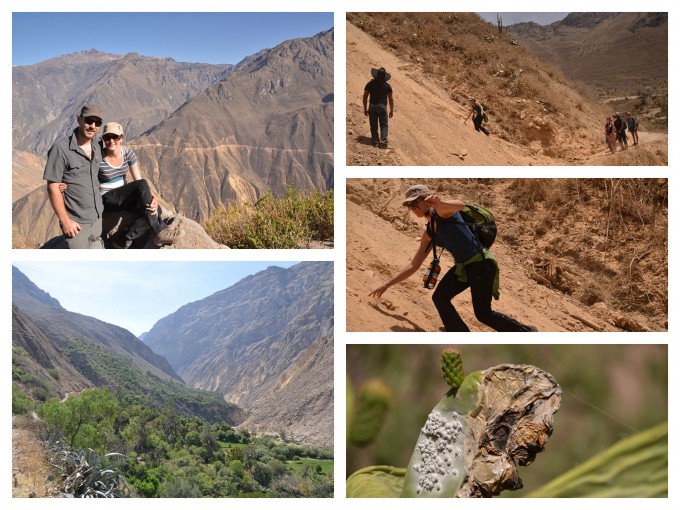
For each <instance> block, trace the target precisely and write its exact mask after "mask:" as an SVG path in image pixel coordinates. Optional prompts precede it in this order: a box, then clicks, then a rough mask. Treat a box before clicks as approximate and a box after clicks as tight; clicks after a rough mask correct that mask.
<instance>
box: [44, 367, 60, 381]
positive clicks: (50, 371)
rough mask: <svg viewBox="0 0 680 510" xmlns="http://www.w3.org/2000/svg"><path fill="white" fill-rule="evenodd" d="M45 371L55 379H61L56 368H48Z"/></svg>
mask: <svg viewBox="0 0 680 510" xmlns="http://www.w3.org/2000/svg"><path fill="white" fill-rule="evenodd" d="M47 373H48V374H50V375H51V376H52V378H53V379H54V380H55V381H58V380H59V379H61V374H60V373H59V370H57V369H56V368H48V369H47Z"/></svg>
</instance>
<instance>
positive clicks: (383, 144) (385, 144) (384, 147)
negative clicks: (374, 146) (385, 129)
mask: <svg viewBox="0 0 680 510" xmlns="http://www.w3.org/2000/svg"><path fill="white" fill-rule="evenodd" d="M380 148H381V149H387V140H380Z"/></svg>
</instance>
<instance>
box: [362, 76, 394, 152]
mask: <svg viewBox="0 0 680 510" xmlns="http://www.w3.org/2000/svg"><path fill="white" fill-rule="evenodd" d="M371 75H372V76H373V79H372V80H371V81H369V82H368V83H367V84H366V86H365V87H364V115H366V116H368V122H369V124H370V126H371V140H372V142H373V145H374V146H375V147H387V122H388V121H387V119H388V113H387V102H388V101H389V104H390V113H389V117H390V118H391V117H392V115H394V100H393V99H392V87H391V86H390V85H389V84H388V83H387V81H388V80H389V79H390V78H391V76H390V73H388V72H387V71H385V68H384V67H381V68H380V69H375V68H373V69H371ZM369 98H370V100H369ZM378 124H380V137H378Z"/></svg>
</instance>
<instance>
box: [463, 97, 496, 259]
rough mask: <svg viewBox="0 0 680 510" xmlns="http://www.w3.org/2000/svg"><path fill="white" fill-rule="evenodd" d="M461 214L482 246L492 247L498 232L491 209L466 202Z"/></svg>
mask: <svg viewBox="0 0 680 510" xmlns="http://www.w3.org/2000/svg"><path fill="white" fill-rule="evenodd" d="M485 109H486V108H485ZM485 114H486V112H485ZM485 116H486V115H485ZM485 120H486V119H485ZM460 215H461V216H462V217H463V221H464V222H465V224H466V225H467V226H469V227H470V228H471V229H472V232H474V233H475V235H476V236H477V239H479V242H480V243H482V246H484V248H486V249H489V248H491V245H492V244H493V242H494V241H495V240H496V234H497V229H496V219H495V218H494V217H493V214H492V213H491V211H489V210H488V209H487V208H486V207H482V206H481V205H475V204H465V209H463V210H462V211H461V212H460Z"/></svg>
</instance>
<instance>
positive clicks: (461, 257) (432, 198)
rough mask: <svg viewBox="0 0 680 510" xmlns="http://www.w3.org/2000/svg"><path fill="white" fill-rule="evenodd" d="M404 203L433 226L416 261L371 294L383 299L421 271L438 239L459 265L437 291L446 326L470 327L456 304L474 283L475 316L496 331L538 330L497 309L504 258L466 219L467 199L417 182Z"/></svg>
mask: <svg viewBox="0 0 680 510" xmlns="http://www.w3.org/2000/svg"><path fill="white" fill-rule="evenodd" d="M403 205H404V206H406V207H408V208H409V210H410V211H411V212H413V213H414V214H415V215H416V216H417V217H418V218H427V220H428V225H427V228H426V229H425V231H424V232H423V234H422V236H421V238H420V246H419V247H418V251H416V254H415V255H414V257H413V259H412V260H411V262H409V263H408V264H407V265H406V266H404V268H403V269H402V270H401V271H399V273H397V274H396V275H395V276H394V277H392V278H391V279H390V280H389V281H387V282H386V283H384V284H383V285H381V286H380V287H378V288H377V289H375V290H373V291H372V292H371V293H370V294H369V295H371V296H374V297H377V298H379V297H380V296H382V295H383V293H384V292H385V291H386V290H387V289H388V288H390V287H391V286H392V285H395V284H396V283H399V282H401V281H404V280H406V279H407V278H408V277H409V276H411V275H412V274H413V273H415V272H416V271H418V269H419V268H420V266H421V265H422V263H423V262H424V261H425V258H426V257H427V255H428V253H430V251H431V250H432V249H433V244H436V246H440V247H442V248H445V249H446V250H447V251H449V252H450V253H451V255H453V258H454V260H455V265H454V266H453V267H452V268H451V269H450V270H449V271H448V272H447V273H446V274H445V275H444V277H443V278H442V279H441V281H440V282H439V285H438V286H437V287H436V288H435V290H434V294H433V295H432V301H434V304H435V306H436V308H437V312H439V316H440V317H441V319H442V322H443V323H444V329H445V330H446V331H470V329H469V328H468V326H467V325H466V324H465V322H463V319H462V318H461V317H460V315H459V314H458V312H457V311H456V309H455V308H454V306H453V304H452V303H451V300H452V299H453V298H454V297H455V296H457V295H458V294H460V293H461V292H463V291H464V290H465V289H467V288H468V287H470V292H471V293H472V306H473V308H474V312H475V317H477V320H479V321H480V322H482V323H484V324H486V325H487V326H489V327H491V328H493V329H495V330H496V331H536V328H535V327H533V326H527V325H524V324H521V323H520V322H518V321H516V320H515V319H512V318H510V317H508V316H507V315H504V314H502V313H499V312H494V311H493V310H492V309H491V298H492V297H495V298H496V299H498V296H499V291H498V277H499V271H498V263H497V262H496V259H494V257H493V256H492V255H491V253H490V252H489V251H488V250H487V249H486V248H484V246H483V245H482V244H481V242H480V240H479V238H478V237H477V235H476V234H475V233H474V231H473V230H472V229H471V228H470V227H469V226H468V225H467V224H465V223H464V221H463V218H462V216H461V215H460V211H462V210H463V209H464V208H465V204H464V203H463V202H461V201H460V200H442V199H441V198H440V197H439V196H437V195H435V194H433V193H432V192H431V191H430V189H429V188H428V187H427V186H425V185H423V184H416V185H415V186H411V187H410V188H409V189H407V190H406V200H404V202H403ZM435 251H436V249H435ZM433 262H434V261H433Z"/></svg>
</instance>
